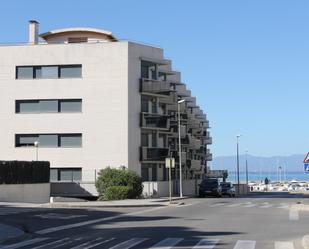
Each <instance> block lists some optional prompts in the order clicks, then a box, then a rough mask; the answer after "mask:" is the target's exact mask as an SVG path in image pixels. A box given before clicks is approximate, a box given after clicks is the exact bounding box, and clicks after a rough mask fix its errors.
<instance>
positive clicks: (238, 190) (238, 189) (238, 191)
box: [236, 135, 241, 196]
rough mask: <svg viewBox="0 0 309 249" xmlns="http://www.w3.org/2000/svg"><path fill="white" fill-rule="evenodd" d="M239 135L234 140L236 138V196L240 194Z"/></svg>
mask: <svg viewBox="0 0 309 249" xmlns="http://www.w3.org/2000/svg"><path fill="white" fill-rule="evenodd" d="M240 136H241V135H237V136H236V138H237V185H238V188H237V195H238V196H239V194H240V181H239V141H238V140H239V138H240Z"/></svg>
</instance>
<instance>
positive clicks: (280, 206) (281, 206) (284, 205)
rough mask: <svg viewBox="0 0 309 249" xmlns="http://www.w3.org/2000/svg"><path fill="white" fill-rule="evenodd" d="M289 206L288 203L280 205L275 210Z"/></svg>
mask: <svg viewBox="0 0 309 249" xmlns="http://www.w3.org/2000/svg"><path fill="white" fill-rule="evenodd" d="M289 207H290V205H289V204H288V203H280V205H279V206H278V207H277V208H289Z"/></svg>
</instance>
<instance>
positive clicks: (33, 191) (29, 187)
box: [0, 183, 50, 203]
mask: <svg viewBox="0 0 309 249" xmlns="http://www.w3.org/2000/svg"><path fill="white" fill-rule="evenodd" d="M49 197H50V184H49V183H36V184H1V185H0V202H28V203H47V202H49Z"/></svg>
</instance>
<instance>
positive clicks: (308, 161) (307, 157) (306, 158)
mask: <svg viewBox="0 0 309 249" xmlns="http://www.w3.org/2000/svg"><path fill="white" fill-rule="evenodd" d="M304 163H309V152H308V153H307V155H306V157H305V159H304Z"/></svg>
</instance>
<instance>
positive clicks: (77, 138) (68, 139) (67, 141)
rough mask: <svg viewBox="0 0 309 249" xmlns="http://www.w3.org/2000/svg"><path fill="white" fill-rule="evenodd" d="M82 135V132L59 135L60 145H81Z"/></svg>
mask: <svg viewBox="0 0 309 249" xmlns="http://www.w3.org/2000/svg"><path fill="white" fill-rule="evenodd" d="M81 146H82V136H81V134H75V135H74V134H65V135H59V147H69V148H72V147H81Z"/></svg>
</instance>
